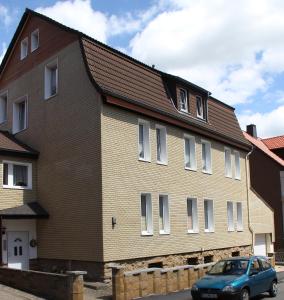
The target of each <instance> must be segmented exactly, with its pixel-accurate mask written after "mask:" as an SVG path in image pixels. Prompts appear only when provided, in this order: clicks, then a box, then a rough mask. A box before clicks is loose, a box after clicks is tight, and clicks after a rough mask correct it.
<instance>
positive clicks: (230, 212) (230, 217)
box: [227, 201, 235, 231]
mask: <svg viewBox="0 0 284 300" xmlns="http://www.w3.org/2000/svg"><path fill="white" fill-rule="evenodd" d="M227 218H228V231H234V229H235V228H234V204H233V202H230V201H228V202H227Z"/></svg>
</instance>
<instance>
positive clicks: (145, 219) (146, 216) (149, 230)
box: [141, 194, 153, 235]
mask: <svg viewBox="0 0 284 300" xmlns="http://www.w3.org/2000/svg"><path fill="white" fill-rule="evenodd" d="M141 233H142V235H152V234H153V215H152V200H151V194H141Z"/></svg>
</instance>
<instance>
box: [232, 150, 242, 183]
mask: <svg viewBox="0 0 284 300" xmlns="http://www.w3.org/2000/svg"><path fill="white" fill-rule="evenodd" d="M234 154H235V178H236V179H241V162H240V153H239V152H238V151H234Z"/></svg>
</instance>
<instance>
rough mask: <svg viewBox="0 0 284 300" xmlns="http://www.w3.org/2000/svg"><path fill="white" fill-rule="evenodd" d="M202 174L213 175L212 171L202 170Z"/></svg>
mask: <svg viewBox="0 0 284 300" xmlns="http://www.w3.org/2000/svg"><path fill="white" fill-rule="evenodd" d="M202 173H204V174H208V175H212V174H213V173H212V171H204V170H202Z"/></svg>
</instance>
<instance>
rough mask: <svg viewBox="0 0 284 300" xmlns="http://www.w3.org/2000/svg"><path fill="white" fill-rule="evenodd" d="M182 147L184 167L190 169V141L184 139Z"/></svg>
mask: <svg viewBox="0 0 284 300" xmlns="http://www.w3.org/2000/svg"><path fill="white" fill-rule="evenodd" d="M184 147H185V167H186V168H190V167H191V165H190V140H189V138H185V139H184Z"/></svg>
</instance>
